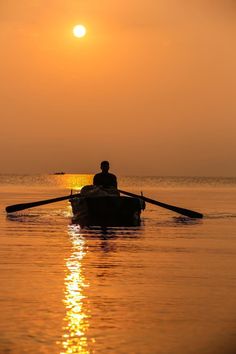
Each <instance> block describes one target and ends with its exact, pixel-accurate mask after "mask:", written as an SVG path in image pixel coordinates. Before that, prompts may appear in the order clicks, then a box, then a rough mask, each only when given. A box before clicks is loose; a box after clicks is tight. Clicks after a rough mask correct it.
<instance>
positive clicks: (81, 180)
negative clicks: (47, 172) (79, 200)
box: [53, 174, 93, 192]
mask: <svg viewBox="0 0 236 354" xmlns="http://www.w3.org/2000/svg"><path fill="white" fill-rule="evenodd" d="M53 178H54V179H56V180H57V183H58V184H59V185H60V186H63V187H64V188H65V189H67V190H69V191H70V190H71V189H72V190H73V191H74V192H79V191H80V189H81V188H82V187H83V186H87V185H89V184H92V183H93V175H88V174H77V175H74V174H65V175H63V176H53Z"/></svg>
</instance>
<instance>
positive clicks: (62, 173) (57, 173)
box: [53, 172, 66, 175]
mask: <svg viewBox="0 0 236 354" xmlns="http://www.w3.org/2000/svg"><path fill="white" fill-rule="evenodd" d="M53 174H54V175H65V174H66V173H65V172H54V173H53Z"/></svg>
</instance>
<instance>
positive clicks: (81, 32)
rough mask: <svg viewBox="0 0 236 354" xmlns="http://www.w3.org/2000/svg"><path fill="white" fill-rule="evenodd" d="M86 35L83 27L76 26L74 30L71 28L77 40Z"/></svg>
mask: <svg viewBox="0 0 236 354" xmlns="http://www.w3.org/2000/svg"><path fill="white" fill-rule="evenodd" d="M86 33H87V29H86V27H85V26H84V25H76V26H75V27H74V28H73V34H74V36H75V37H77V38H82V37H84V36H85V35H86Z"/></svg>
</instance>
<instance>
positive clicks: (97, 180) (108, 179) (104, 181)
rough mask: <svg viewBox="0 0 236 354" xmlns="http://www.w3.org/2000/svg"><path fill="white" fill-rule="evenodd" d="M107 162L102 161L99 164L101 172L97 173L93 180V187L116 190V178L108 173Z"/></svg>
mask: <svg viewBox="0 0 236 354" xmlns="http://www.w3.org/2000/svg"><path fill="white" fill-rule="evenodd" d="M109 168H110V165H109V162H108V161H102V162H101V170H102V172H100V173H97V174H96V175H95V176H94V178H93V185H94V186H102V187H104V188H111V187H112V188H115V189H117V179H116V176H115V175H113V174H112V173H109V172H108V171H109Z"/></svg>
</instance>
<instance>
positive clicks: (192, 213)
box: [119, 189, 203, 219]
mask: <svg viewBox="0 0 236 354" xmlns="http://www.w3.org/2000/svg"><path fill="white" fill-rule="evenodd" d="M119 192H120V193H122V194H125V195H128V196H130V197H135V198H139V199H142V200H144V201H145V202H147V203H151V204H154V205H158V206H160V207H162V208H165V209H169V210H172V211H175V212H176V213H178V214H182V215H185V216H188V217H190V218H198V219H201V218H203V214H201V213H198V212H197V211H193V210H189V209H184V208H179V207H176V206H174V205H169V204H165V203H162V202H158V201H157V200H153V199H150V198H147V197H144V196H142V195H137V194H134V193H130V192H126V191H122V190H120V189H119Z"/></svg>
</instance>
